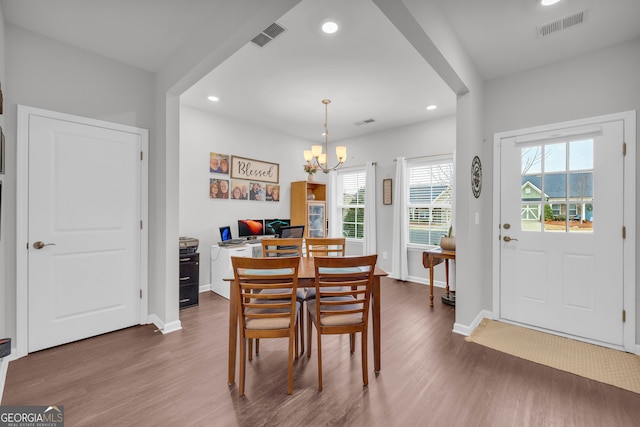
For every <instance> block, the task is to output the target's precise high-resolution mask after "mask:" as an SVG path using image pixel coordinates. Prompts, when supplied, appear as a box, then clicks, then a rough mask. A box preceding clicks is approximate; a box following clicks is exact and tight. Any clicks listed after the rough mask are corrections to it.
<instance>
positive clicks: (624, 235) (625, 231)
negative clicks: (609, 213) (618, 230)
mask: <svg viewBox="0 0 640 427" xmlns="http://www.w3.org/2000/svg"><path fill="white" fill-rule="evenodd" d="M622 238H623V239H626V238H627V227H625V226H624V225H623V226H622Z"/></svg>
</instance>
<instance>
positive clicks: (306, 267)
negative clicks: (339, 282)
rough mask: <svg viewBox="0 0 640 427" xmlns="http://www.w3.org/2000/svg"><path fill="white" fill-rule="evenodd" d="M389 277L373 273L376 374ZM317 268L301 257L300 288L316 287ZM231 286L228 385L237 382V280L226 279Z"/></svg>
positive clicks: (311, 258) (380, 273)
mask: <svg viewBox="0 0 640 427" xmlns="http://www.w3.org/2000/svg"><path fill="white" fill-rule="evenodd" d="M384 276H387V273H386V272H385V271H384V270H382V269H381V268H379V267H378V266H377V265H376V268H375V270H374V273H373V286H372V290H371V317H372V321H373V362H374V372H375V373H376V374H377V373H378V372H380V369H381V365H380V303H381V301H380V300H381V297H380V278H381V277H384ZM314 279H315V267H314V263H313V257H300V267H299V268H298V287H300V288H310V287H313V286H314ZM224 280H225V281H227V282H229V286H230V288H231V289H230V290H231V292H230V298H229V367H228V383H229V385H231V384H233V383H234V382H235V376H236V352H237V347H238V323H239V319H238V301H237V295H236V290H235V289H234V285H235V279H234V278H233V277H230V278H225V279H224Z"/></svg>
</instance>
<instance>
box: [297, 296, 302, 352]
mask: <svg viewBox="0 0 640 427" xmlns="http://www.w3.org/2000/svg"><path fill="white" fill-rule="evenodd" d="M303 309H304V302H302V303H301V304H300V324H299V326H300V356H302V355H303V354H304V310H303ZM296 358H297V356H296Z"/></svg>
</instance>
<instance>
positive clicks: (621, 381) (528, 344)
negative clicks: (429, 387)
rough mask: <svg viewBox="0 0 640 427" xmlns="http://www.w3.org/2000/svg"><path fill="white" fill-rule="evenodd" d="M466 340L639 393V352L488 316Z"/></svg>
mask: <svg viewBox="0 0 640 427" xmlns="http://www.w3.org/2000/svg"><path fill="white" fill-rule="evenodd" d="M465 340H466V341H469V342H474V343H477V344H480V345H483V346H485V347H489V348H492V349H494V350H498V351H501V352H503V353H507V354H510V355H512V356H516V357H519V358H521V359H525V360H530V361H532V362H536V363H539V364H542V365H546V366H550V367H552V368H555V369H560V370H562V371H566V372H570V373H572V374H575V375H579V376H581V377H585V378H589V379H592V380H595V381H599V382H601V383H605V384H610V385H613V386H615V387H619V388H622V389H624V390H629V391H632V392H634V393H639V394H640V356H636V355H634V354H630V353H625V352H623V351H618V350H613V349H610V348H606V347H601V346H598V345H594V344H588V343H584V342H581V341H576V340H573V339H570V338H564V337H559V336H556V335H551V334H546V333H544V332H538V331H534V330H532V329H528V328H523V327H520V326H515V325H510V324H508V323H503V322H497V321H495V320H489V319H483V320H482V322H480V325H478V327H477V328H476V329H475V330H474V331H473V332H472V333H471V335H469V336H468V337H467V338H465Z"/></svg>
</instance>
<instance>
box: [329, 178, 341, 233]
mask: <svg viewBox="0 0 640 427" xmlns="http://www.w3.org/2000/svg"><path fill="white" fill-rule="evenodd" d="M328 187H329V188H328V190H329V194H328V195H327V220H328V221H329V230H328V236H327V237H342V231H341V230H340V217H339V215H338V207H337V206H336V200H337V197H338V174H337V173H336V171H331V172H329V186H328Z"/></svg>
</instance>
